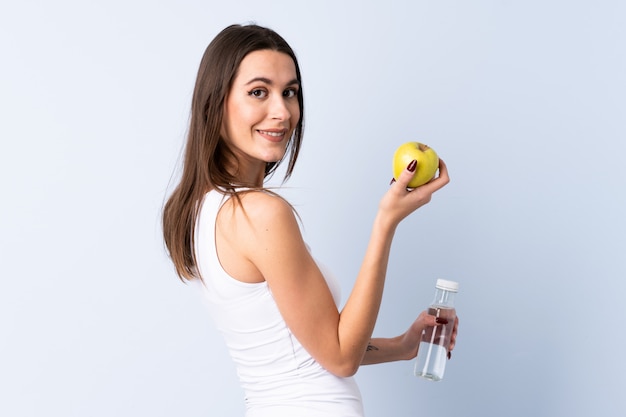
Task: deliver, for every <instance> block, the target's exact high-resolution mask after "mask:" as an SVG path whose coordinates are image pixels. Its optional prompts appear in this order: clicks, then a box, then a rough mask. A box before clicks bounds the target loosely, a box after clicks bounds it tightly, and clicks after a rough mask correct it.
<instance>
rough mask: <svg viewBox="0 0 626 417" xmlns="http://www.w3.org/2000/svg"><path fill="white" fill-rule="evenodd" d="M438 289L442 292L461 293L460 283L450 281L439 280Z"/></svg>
mask: <svg viewBox="0 0 626 417" xmlns="http://www.w3.org/2000/svg"><path fill="white" fill-rule="evenodd" d="M436 287H437V288H439V289H440V290H445V291H451V292H458V291H459V283H458V282H454V281H448V280H447V279H438V280H437V285H436Z"/></svg>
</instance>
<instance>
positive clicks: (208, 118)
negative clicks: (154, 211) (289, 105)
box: [163, 25, 304, 280]
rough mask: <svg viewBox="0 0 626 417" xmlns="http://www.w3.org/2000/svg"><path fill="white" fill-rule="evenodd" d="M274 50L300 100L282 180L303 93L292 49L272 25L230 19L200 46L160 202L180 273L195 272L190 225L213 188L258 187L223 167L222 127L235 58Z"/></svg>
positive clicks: (295, 142) (270, 169) (292, 156)
mask: <svg viewBox="0 0 626 417" xmlns="http://www.w3.org/2000/svg"><path fill="white" fill-rule="evenodd" d="M266 49H269V50H274V51H278V52H283V53H285V54H287V55H289V56H290V57H291V58H292V59H293V62H294V64H295V67H296V76H297V79H298V81H299V82H300V88H299V89H298V104H299V105H300V120H299V121H298V123H297V125H296V128H295V129H294V132H293V135H292V137H291V138H290V139H289V145H288V148H287V151H286V152H285V155H287V153H289V162H288V165H287V169H286V172H285V176H284V179H283V181H286V180H287V179H288V178H289V177H290V176H291V173H292V172H293V168H294V166H295V163H296V160H297V158H298V153H299V151H300V145H301V142H302V134H303V126H304V117H303V115H304V98H303V94H302V78H301V75H300V67H299V65H298V60H297V59H296V55H295V53H294V52H293V50H292V49H291V47H290V46H289V44H287V42H286V41H285V40H284V39H283V38H282V37H281V36H280V35H279V34H277V33H276V32H274V31H273V30H271V29H268V28H264V27H261V26H257V25H244V26H242V25H232V26H229V27H227V28H225V29H224V30H222V31H221V32H220V33H219V34H218V35H217V36H216V37H215V38H214V39H213V41H211V43H210V44H209V46H208V47H207V49H206V50H205V52H204V55H203V57H202V61H201V62H200V68H199V70H198V76H197V78H196V84H195V87H194V92H193V98H192V103H191V120H190V124H189V131H188V134H187V142H186V145H185V151H184V160H183V170H182V175H181V179H180V183H179V184H178V186H177V187H176V188H175V189H174V191H173V192H172V194H171V196H170V197H169V199H168V200H167V202H166V203H165V206H164V208H163V237H164V240H165V244H166V246H167V250H168V253H169V256H170V258H171V259H172V261H173V263H174V266H175V267H176V272H177V274H178V276H179V277H180V278H181V279H182V280H184V279H188V280H191V279H194V278H196V277H197V275H198V274H197V271H196V265H197V264H196V257H195V253H194V229H195V223H196V218H197V215H198V205H199V203H200V201H201V200H202V198H203V197H204V194H205V193H206V192H208V191H209V190H211V189H214V188H219V189H220V191H223V192H225V193H228V194H231V195H236V192H237V191H236V189H237V188H239V187H247V188H258V187H255V186H254V184H245V183H242V182H241V181H240V180H238V179H237V178H235V177H234V176H233V175H232V174H230V173H229V172H228V170H227V169H226V167H227V161H228V160H232V159H234V156H235V155H234V154H233V152H232V151H230V150H229V149H228V147H227V146H226V144H225V143H224V140H223V139H222V137H221V135H220V132H221V127H222V119H223V109H224V102H225V99H226V95H227V94H228V91H229V90H230V87H231V84H232V82H233V79H234V78H235V75H236V74H237V70H238V68H239V64H240V63H241V61H242V60H243V59H244V57H245V56H246V55H248V54H249V53H250V52H254V51H258V50H266ZM283 159H284V157H283ZM281 162H282V160H281V161H277V162H269V163H267V164H266V167H265V178H267V177H268V176H270V175H271V174H273V173H274V171H275V170H276V168H277V167H278V166H279V165H280V163H281Z"/></svg>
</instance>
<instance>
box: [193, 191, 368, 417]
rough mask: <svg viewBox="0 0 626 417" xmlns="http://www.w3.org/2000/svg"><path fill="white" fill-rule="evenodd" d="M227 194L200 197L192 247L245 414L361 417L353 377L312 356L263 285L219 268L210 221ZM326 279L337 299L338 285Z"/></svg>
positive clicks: (359, 398) (327, 277)
mask: <svg viewBox="0 0 626 417" xmlns="http://www.w3.org/2000/svg"><path fill="white" fill-rule="evenodd" d="M227 198H228V197H225V196H224V195H223V194H221V193H219V192H217V191H211V192H209V193H207V195H206V196H205V199H204V201H203V204H202V206H201V209H200V213H199V216H198V222H197V228H196V234H195V244H196V247H195V249H196V256H197V260H198V270H199V273H200V275H201V277H202V278H203V281H204V284H203V285H202V288H203V292H204V294H205V296H206V297H207V299H208V301H209V303H208V305H209V309H210V313H211V316H212V318H213V320H214V322H215V324H216V326H217V328H218V329H219V331H220V332H221V333H222V335H223V336H224V339H225V341H226V344H227V346H228V349H229V352H230V355H231V357H232V359H233V361H234V362H235V364H236V367H237V372H238V376H239V379H240V381H241V385H242V387H243V389H244V391H245V393H246V405H247V407H248V414H247V415H248V416H249V417H252V416H265V415H268V416H269V415H271V416H281V415H290V416H292V415H298V416H309V415H310V416H324V415H329V416H330V415H333V416H336V415H341V416H346V417H348V416H361V415H363V411H362V405H361V396H360V393H359V390H358V387H357V386H356V384H355V382H354V380H353V378H340V377H337V376H335V375H333V374H331V373H330V372H328V371H326V370H325V369H324V368H323V367H321V366H320V365H319V363H317V362H316V361H315V360H314V359H313V358H312V357H311V355H310V354H309V353H308V352H307V351H306V350H305V349H304V348H303V347H302V345H301V344H300V342H299V341H298V340H297V339H296V338H295V336H294V335H293V334H292V333H291V332H290V330H289V328H288V327H287V325H286V323H285V321H284V319H283V318H282V316H281V314H280V312H279V310H278V307H277V305H276V303H275V301H274V299H273V297H272V293H271V291H270V288H269V287H268V285H267V283H266V282H260V283H246V282H242V281H240V280H236V279H234V278H233V277H231V276H229V275H228V274H227V273H226V271H224V269H223V268H222V264H221V263H220V260H219V258H218V255H217V248H216V236H215V224H216V219H217V215H218V212H219V210H220V208H221V207H222V205H223V203H224V202H225V201H226V199H227ZM324 272H326V271H324ZM325 277H326V279H327V281H328V282H329V287H330V288H331V291H332V290H333V289H334V290H335V291H333V296H334V298H335V302H336V303H338V302H339V299H338V291H337V289H338V286H337V285H336V282H333V281H332V279H331V278H332V277H330V276H329V274H328V273H325Z"/></svg>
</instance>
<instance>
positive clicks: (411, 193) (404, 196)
mask: <svg viewBox="0 0 626 417" xmlns="http://www.w3.org/2000/svg"><path fill="white" fill-rule="evenodd" d="M416 169H417V161H412V162H411V163H410V164H409V165H408V166H407V167H406V169H405V170H404V171H402V173H401V174H400V176H399V177H398V178H397V180H392V183H391V187H390V188H389V190H388V191H387V193H386V194H385V195H384V196H383V198H382V200H381V201H380V205H379V208H380V210H381V211H382V212H384V213H385V214H387V215H388V216H389V219H390V221H392V222H393V223H394V224H396V225H397V224H398V223H400V221H402V220H403V219H404V218H405V217H407V216H408V215H409V214H411V213H412V212H414V211H415V210H417V209H418V208H420V207H421V206H423V205H425V204H427V203H428V202H430V200H431V198H432V195H433V193H435V191H437V190H439V189H441V188H443V187H444V186H445V185H446V184H448V183H449V182H450V177H449V176H448V168H447V167H446V164H445V162H443V160H442V159H439V175H437V177H435V178H434V179H432V180H430V181H429V182H427V183H426V184H424V185H421V186H419V187H417V188H408V187H407V185H408V184H409V181H411V178H413V174H414V173H415V170H416ZM381 214H382V213H381Z"/></svg>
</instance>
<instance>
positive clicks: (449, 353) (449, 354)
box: [448, 350, 452, 360]
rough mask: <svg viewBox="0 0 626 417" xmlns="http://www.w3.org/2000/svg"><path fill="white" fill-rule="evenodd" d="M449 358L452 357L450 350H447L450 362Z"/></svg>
mask: <svg viewBox="0 0 626 417" xmlns="http://www.w3.org/2000/svg"><path fill="white" fill-rule="evenodd" d="M451 357H452V351H451V350H449V351H448V360H450V358H451Z"/></svg>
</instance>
